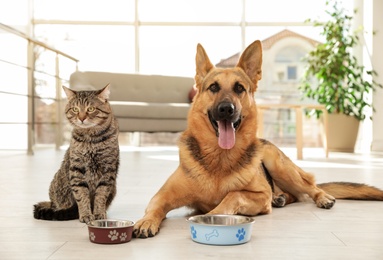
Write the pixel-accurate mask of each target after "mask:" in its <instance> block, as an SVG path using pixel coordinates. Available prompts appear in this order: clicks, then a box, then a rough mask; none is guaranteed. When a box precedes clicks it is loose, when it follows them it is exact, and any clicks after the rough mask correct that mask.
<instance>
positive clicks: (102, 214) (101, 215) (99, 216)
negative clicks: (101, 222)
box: [94, 212, 106, 220]
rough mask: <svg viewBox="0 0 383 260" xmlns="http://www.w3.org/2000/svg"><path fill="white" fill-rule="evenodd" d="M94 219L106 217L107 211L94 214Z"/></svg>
mask: <svg viewBox="0 0 383 260" xmlns="http://www.w3.org/2000/svg"><path fill="white" fill-rule="evenodd" d="M94 219H95V220H98V219H106V212H105V213H100V214H94Z"/></svg>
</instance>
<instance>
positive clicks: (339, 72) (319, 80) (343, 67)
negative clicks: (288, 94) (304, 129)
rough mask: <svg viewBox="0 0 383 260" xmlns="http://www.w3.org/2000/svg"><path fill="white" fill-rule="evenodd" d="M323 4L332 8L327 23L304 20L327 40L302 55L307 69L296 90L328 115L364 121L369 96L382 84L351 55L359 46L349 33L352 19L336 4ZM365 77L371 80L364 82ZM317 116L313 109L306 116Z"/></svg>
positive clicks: (318, 114) (354, 35) (374, 73)
mask: <svg viewBox="0 0 383 260" xmlns="http://www.w3.org/2000/svg"><path fill="white" fill-rule="evenodd" d="M326 5H327V6H331V7H332V8H329V10H327V11H326V13H327V14H328V15H329V16H330V17H329V20H328V21H327V22H319V21H311V20H310V19H309V20H307V22H313V25H314V26H315V27H322V32H321V35H323V36H325V38H326V41H325V42H324V43H321V44H318V45H317V46H316V47H315V49H313V50H312V51H310V52H309V53H308V54H307V55H306V56H305V58H304V61H305V62H307V67H306V69H305V73H304V75H303V78H302V81H301V84H300V86H299V89H300V90H301V91H302V93H303V95H304V96H306V97H308V98H311V99H314V100H316V101H317V102H318V103H319V104H323V105H325V107H326V109H327V111H328V112H329V113H343V114H345V115H349V116H354V117H355V118H356V119H358V120H364V119H365V117H366V116H365V109H366V108H372V109H373V107H372V104H371V101H370V100H369V95H370V93H371V92H372V91H374V90H375V89H376V88H377V87H380V88H382V85H381V84H378V83H377V82H375V81H374V80H373V76H375V75H377V73H376V72H375V71H374V70H366V68H365V67H364V66H361V65H359V64H358V61H357V59H356V58H355V56H353V54H352V48H353V47H354V46H356V45H357V44H359V37H358V36H357V34H356V32H352V31H351V22H352V19H353V17H352V16H350V15H347V14H346V10H345V9H344V8H339V7H338V2H337V1H327V2H326ZM356 12H357V10H355V11H354V13H356ZM366 75H367V76H369V77H370V78H371V79H370V80H365V78H366ZM313 79H316V80H313ZM320 113H321V111H319V110H314V111H312V112H311V113H309V114H311V115H312V114H316V116H317V117H319V116H320Z"/></svg>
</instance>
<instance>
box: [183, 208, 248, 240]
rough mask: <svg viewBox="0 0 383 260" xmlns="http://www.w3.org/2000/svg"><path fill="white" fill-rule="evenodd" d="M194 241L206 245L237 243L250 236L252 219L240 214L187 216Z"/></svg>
mask: <svg viewBox="0 0 383 260" xmlns="http://www.w3.org/2000/svg"><path fill="white" fill-rule="evenodd" d="M187 221H188V222H189V224H190V235H191V239H192V240H193V241H194V242H197V243H202V244H208V245H238V244H243V243H246V242H248V241H249V240H250V238H251V229H252V225H253V223H254V219H253V218H251V217H246V216H240V215H197V216H193V217H189V218H188V219H187Z"/></svg>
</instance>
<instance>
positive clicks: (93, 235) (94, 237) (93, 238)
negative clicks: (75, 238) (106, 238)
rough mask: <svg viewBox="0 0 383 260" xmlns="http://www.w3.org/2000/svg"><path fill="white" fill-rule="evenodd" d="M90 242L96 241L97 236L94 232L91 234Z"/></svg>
mask: <svg viewBox="0 0 383 260" xmlns="http://www.w3.org/2000/svg"><path fill="white" fill-rule="evenodd" d="M89 238H90V240H92V241H94V240H95V239H96V235H95V234H94V233H93V232H90V233H89Z"/></svg>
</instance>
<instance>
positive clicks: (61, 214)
mask: <svg viewBox="0 0 383 260" xmlns="http://www.w3.org/2000/svg"><path fill="white" fill-rule="evenodd" d="M33 207H34V210H33V217H34V218H35V219H43V220H72V219H78V218H79V214H78V207H77V204H75V205H74V206H72V207H70V208H67V209H60V210H55V209H54V208H53V207H52V202H50V201H44V202H39V203H37V204H35V205H33Z"/></svg>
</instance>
